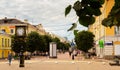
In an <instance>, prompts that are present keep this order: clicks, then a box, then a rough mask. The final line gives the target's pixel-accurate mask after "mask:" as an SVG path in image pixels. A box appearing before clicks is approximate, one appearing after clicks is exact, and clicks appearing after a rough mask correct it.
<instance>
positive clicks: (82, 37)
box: [75, 31, 94, 52]
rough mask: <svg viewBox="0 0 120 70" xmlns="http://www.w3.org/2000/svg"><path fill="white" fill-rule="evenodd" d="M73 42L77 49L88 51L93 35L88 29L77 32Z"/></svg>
mask: <svg viewBox="0 0 120 70" xmlns="http://www.w3.org/2000/svg"><path fill="white" fill-rule="evenodd" d="M75 42H76V44H77V48H78V49H80V50H82V51H84V52H88V50H89V49H91V48H92V47H93V43H94V35H93V33H91V32H89V31H81V32H78V33H77V35H75Z"/></svg>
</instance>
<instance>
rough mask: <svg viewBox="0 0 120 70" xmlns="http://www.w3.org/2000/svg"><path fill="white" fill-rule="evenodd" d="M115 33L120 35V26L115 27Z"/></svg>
mask: <svg viewBox="0 0 120 70" xmlns="http://www.w3.org/2000/svg"><path fill="white" fill-rule="evenodd" d="M115 35H120V27H117V26H116V27H115Z"/></svg>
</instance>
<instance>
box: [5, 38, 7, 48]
mask: <svg viewBox="0 0 120 70" xmlns="http://www.w3.org/2000/svg"><path fill="white" fill-rule="evenodd" d="M5 47H7V39H5Z"/></svg>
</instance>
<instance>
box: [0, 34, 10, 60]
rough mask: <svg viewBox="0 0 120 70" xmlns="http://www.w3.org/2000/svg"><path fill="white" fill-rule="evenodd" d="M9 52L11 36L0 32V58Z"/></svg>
mask: <svg viewBox="0 0 120 70" xmlns="http://www.w3.org/2000/svg"><path fill="white" fill-rule="evenodd" d="M10 52H11V37H10V35H7V34H0V58H6V57H7V56H8V54H9V53H10Z"/></svg>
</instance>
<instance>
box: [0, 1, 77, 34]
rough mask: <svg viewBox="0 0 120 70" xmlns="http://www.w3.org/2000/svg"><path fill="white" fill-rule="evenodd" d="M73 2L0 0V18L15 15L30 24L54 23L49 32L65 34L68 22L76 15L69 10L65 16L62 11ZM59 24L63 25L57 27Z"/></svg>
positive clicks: (75, 18) (73, 20)
mask: <svg viewBox="0 0 120 70" xmlns="http://www.w3.org/2000/svg"><path fill="white" fill-rule="evenodd" d="M74 2H75V0H0V10H1V11H0V14H1V15H0V18H4V17H12V18H14V17H15V16H16V17H17V18H18V19H21V20H24V19H28V21H29V22H33V23H32V24H39V23H42V24H43V26H46V25H55V26H58V27H57V28H55V27H54V26H52V27H49V30H51V32H53V33H56V34H59V35H61V36H67V35H68V34H69V32H67V29H68V27H70V26H71V25H68V24H72V23H73V22H76V21H77V17H76V16H75V17H74V14H75V13H73V12H71V13H70V15H68V17H66V18H65V16H64V11H65V8H66V7H67V6H68V5H69V4H73V3H74ZM61 24H62V25H64V26H61V27H59V25H61ZM46 28H48V27H46ZM61 28H62V29H63V30H61Z"/></svg>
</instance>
